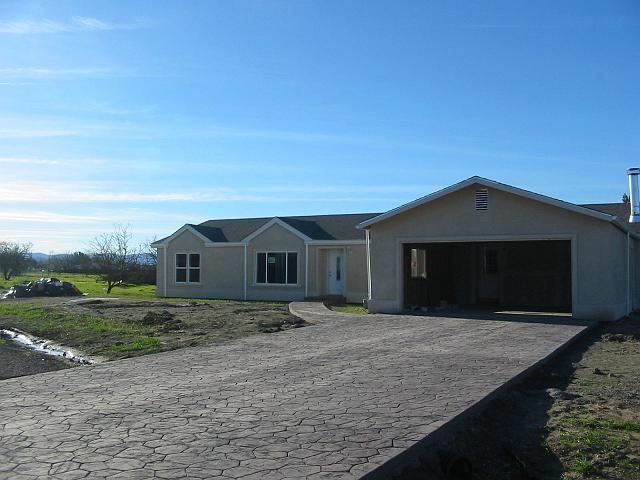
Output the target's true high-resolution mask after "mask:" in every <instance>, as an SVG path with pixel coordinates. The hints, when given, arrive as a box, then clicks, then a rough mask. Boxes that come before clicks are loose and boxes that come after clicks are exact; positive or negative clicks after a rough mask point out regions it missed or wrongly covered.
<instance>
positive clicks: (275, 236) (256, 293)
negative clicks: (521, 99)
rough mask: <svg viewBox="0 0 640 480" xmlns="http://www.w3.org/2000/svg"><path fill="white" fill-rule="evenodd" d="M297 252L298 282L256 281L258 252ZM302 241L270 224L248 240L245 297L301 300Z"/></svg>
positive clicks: (283, 229)
mask: <svg viewBox="0 0 640 480" xmlns="http://www.w3.org/2000/svg"><path fill="white" fill-rule="evenodd" d="M260 251H262V252H265V251H269V252H277V251H289V252H298V283H297V284H296V285H271V284H257V283H256V255H257V253H258V252H260ZM304 261H305V246H304V241H303V240H302V239H301V238H300V237H299V236H297V235H294V234H293V233H292V232H290V231H288V230H286V229H285V228H283V227H281V226H280V225H277V224H276V225H272V226H271V227H269V228H268V229H267V230H265V231H264V232H262V233H261V234H260V235H258V236H257V237H255V238H254V239H252V240H251V241H250V242H249V245H248V247H247V275H248V279H247V285H248V287H247V299H249V300H282V301H290V300H302V299H304V297H305V289H304Z"/></svg>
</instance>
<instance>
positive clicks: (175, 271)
mask: <svg viewBox="0 0 640 480" xmlns="http://www.w3.org/2000/svg"><path fill="white" fill-rule="evenodd" d="M178 255H186V256H187V266H186V267H178ZM189 255H199V256H200V262H199V264H200V266H198V267H192V266H191V258H190V257H189ZM173 262H174V263H173V283H175V284H176V285H200V284H201V283H202V253H201V252H176V253H175V255H174V257H173ZM178 269H180V270H186V272H187V277H186V278H187V280H186V281H184V282H179V281H178ZM196 269H197V270H200V281H199V282H190V281H189V270H196Z"/></svg>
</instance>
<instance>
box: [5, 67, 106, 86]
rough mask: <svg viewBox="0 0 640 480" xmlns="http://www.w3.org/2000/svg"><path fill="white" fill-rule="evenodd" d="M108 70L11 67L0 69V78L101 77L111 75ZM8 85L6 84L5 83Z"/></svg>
mask: <svg viewBox="0 0 640 480" xmlns="http://www.w3.org/2000/svg"><path fill="white" fill-rule="evenodd" d="M112 73H113V72H112V71H111V70H110V69H108V68H93V67H92V68H37V67H11V68H0V77H5V78H19V79H25V78H28V79H34V80H35V79H39V78H52V77H101V76H105V75H111V74H112ZM7 83H8V82H7Z"/></svg>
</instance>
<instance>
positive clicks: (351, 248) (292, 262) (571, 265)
mask: <svg viewBox="0 0 640 480" xmlns="http://www.w3.org/2000/svg"><path fill="white" fill-rule="evenodd" d="M632 170H633V172H632V171H631V170H630V172H631V176H630V185H631V186H632V187H633V186H634V185H635V186H636V187H635V188H637V175H638V173H640V170H637V169H632ZM637 202H638V195H637V190H636V191H635V192H634V190H633V188H632V191H631V205H632V207H631V208H635V209H636V211H635V214H636V216H635V217H634V216H633V215H632V217H631V218H630V217H629V214H630V206H629V204H625V203H619V204H618V203H614V204H599V205H576V204H572V203H568V202H564V201H561V200H557V199H554V198H550V197H547V196H544V195H540V194H537V193H533V192H530V191H526V190H522V189H519V188H516V187H512V186H509V185H505V184H502V183H499V182H495V181H492V180H488V179H485V178H481V177H471V178H469V179H467V180H464V181H463V182H460V183H457V184H455V185H452V186H450V187H448V188H445V189H443V190H440V191H438V192H435V193H432V194H430V195H427V196H425V197H422V198H420V199H417V200H415V201H413V202H411V203H408V204H406V205H402V206H400V207H398V208H395V209H393V210H390V211H388V212H385V213H380V214H376V213H364V214H348V215H320V216H301V217H273V218H248V219H231V220H211V221H208V222H204V223H202V224H199V225H191V224H187V225H185V226H184V227H182V228H181V229H179V230H178V231H177V232H175V233H174V234H173V235H171V236H169V237H167V238H164V239H162V240H159V241H158V242H156V243H155V244H154V246H155V247H156V248H157V249H158V278H157V293H158V295H160V296H166V297H198V298H227V299H246V300H285V301H289V300H301V299H304V298H309V297H323V296H329V295H336V296H343V297H345V298H346V300H347V301H348V302H357V303H360V302H362V301H364V302H365V303H366V304H367V306H368V308H369V310H370V311H371V312H381V313H396V312H401V311H405V310H407V309H415V308H418V307H426V308H450V307H453V306H471V307H473V306H475V307H489V308H494V309H525V310H541V311H556V312H558V311H560V312H571V313H572V314H573V315H574V316H575V317H578V318H583V319H597V320H615V319H618V318H620V317H622V316H624V315H626V314H627V313H629V312H630V311H632V310H634V309H636V307H637V305H638V299H640V288H639V282H637V281H636V272H637V271H638V268H640V255H636V253H635V252H636V249H637V248H638V247H639V244H638V242H639V241H640V223H636V222H635V221H633V222H632V221H630V220H640V206H638V205H637Z"/></svg>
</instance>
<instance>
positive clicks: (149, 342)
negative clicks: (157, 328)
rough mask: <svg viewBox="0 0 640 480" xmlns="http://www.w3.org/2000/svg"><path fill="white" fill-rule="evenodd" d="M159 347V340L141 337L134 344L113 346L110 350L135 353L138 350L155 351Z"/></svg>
mask: <svg viewBox="0 0 640 480" xmlns="http://www.w3.org/2000/svg"><path fill="white" fill-rule="evenodd" d="M159 346H160V340H158V339H157V338H153V337H142V338H139V339H137V340H136V341H135V342H131V343H126V344H122V345H113V346H112V347H111V349H112V350H114V351H116V352H135V351H138V350H149V349H156V348H157V347H159Z"/></svg>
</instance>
